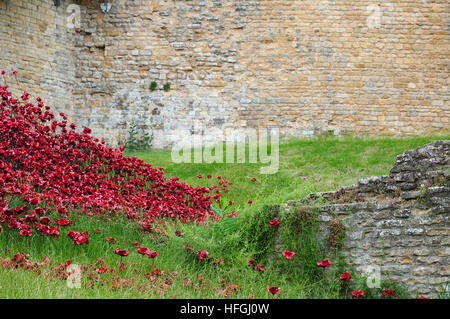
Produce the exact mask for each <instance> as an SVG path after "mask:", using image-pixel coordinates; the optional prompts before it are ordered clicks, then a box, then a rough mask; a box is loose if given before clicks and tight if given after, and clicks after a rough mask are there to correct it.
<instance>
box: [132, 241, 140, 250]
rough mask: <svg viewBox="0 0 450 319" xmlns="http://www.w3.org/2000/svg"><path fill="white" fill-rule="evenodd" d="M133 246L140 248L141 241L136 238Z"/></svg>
mask: <svg viewBox="0 0 450 319" xmlns="http://www.w3.org/2000/svg"><path fill="white" fill-rule="evenodd" d="M133 246H134V248H138V247H139V242H138V241H137V240H135V241H134V242H133Z"/></svg>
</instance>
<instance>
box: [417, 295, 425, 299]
mask: <svg viewBox="0 0 450 319" xmlns="http://www.w3.org/2000/svg"><path fill="white" fill-rule="evenodd" d="M416 299H427V298H426V297H425V296H420V297H417V298H416Z"/></svg>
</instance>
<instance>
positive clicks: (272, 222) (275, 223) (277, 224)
mask: <svg viewBox="0 0 450 319" xmlns="http://www.w3.org/2000/svg"><path fill="white" fill-rule="evenodd" d="M269 225H270V226H272V227H278V226H280V222H279V221H278V220H277V219H276V218H274V219H272V220H271V221H270V223H269Z"/></svg>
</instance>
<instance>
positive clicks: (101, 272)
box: [97, 267, 107, 274]
mask: <svg viewBox="0 0 450 319" xmlns="http://www.w3.org/2000/svg"><path fill="white" fill-rule="evenodd" d="M106 271H107V269H106V268H105V267H100V268H99V269H97V272H98V273H99V274H104V273H105V272H106Z"/></svg>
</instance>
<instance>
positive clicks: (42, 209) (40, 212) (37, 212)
mask: <svg viewBox="0 0 450 319" xmlns="http://www.w3.org/2000/svg"><path fill="white" fill-rule="evenodd" d="M33 212H34V213H36V214H38V215H44V214H45V209H44V208H42V207H36V208H35V209H34V210H33Z"/></svg>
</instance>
